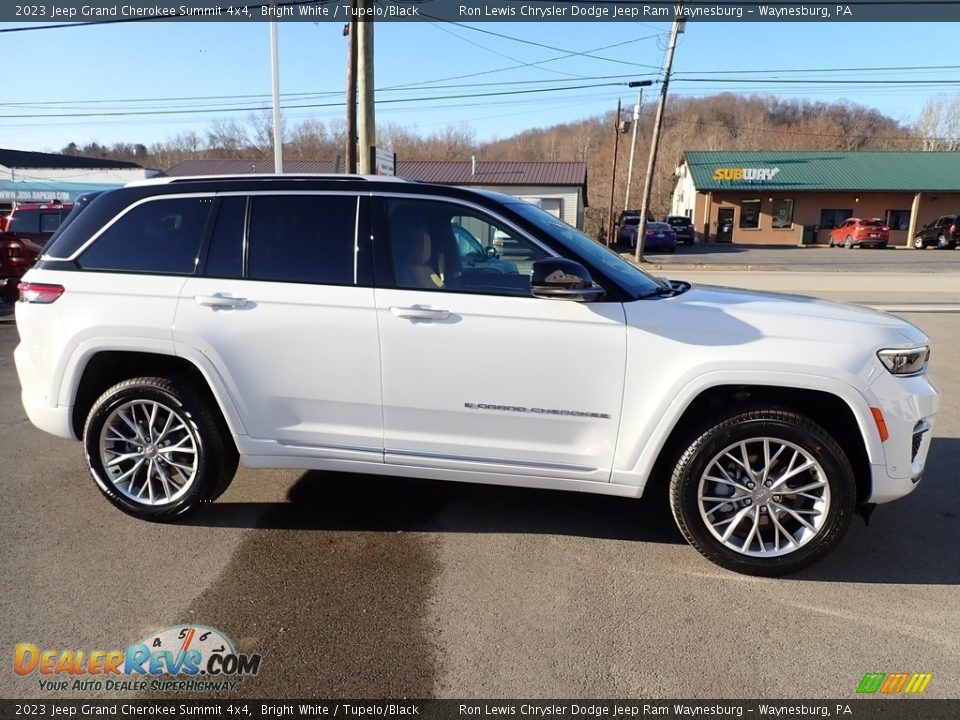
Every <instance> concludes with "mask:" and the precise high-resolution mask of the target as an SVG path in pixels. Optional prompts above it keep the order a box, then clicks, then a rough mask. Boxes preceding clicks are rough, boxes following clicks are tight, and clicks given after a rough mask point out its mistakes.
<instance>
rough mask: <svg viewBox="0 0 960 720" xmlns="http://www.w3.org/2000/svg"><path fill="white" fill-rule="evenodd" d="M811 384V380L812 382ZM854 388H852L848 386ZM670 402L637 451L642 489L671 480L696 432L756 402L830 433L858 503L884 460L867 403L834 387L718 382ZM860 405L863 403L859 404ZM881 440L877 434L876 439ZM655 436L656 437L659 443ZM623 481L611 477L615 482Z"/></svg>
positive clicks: (659, 485)
mask: <svg viewBox="0 0 960 720" xmlns="http://www.w3.org/2000/svg"><path fill="white" fill-rule="evenodd" d="M812 384H813V383H811V385H812ZM849 390H850V392H855V391H853V389H852V388H850V389H849ZM683 398H684V399H682V400H681V399H679V398H678V400H677V401H675V402H674V404H673V412H670V413H668V414H667V415H666V416H665V417H664V418H663V420H662V421H661V423H660V425H659V427H658V428H657V431H655V432H654V437H651V439H650V440H651V442H650V445H651V446H652V445H655V446H656V449H655V450H651V449H650V448H649V447H648V448H647V449H646V450H645V452H644V453H643V454H642V455H641V457H640V460H639V462H638V466H637V468H636V471H637V474H639V475H640V476H641V477H642V478H644V480H645V482H644V487H643V488H642V490H647V489H650V488H652V487H657V488H659V487H663V486H665V485H666V483H668V482H669V477H670V472H671V471H672V466H673V464H674V463H675V462H676V460H677V459H678V458H679V456H680V454H681V453H682V452H683V450H684V449H685V448H686V447H687V446H688V445H689V443H690V442H692V441H693V439H694V436H695V434H697V433H698V432H699V431H701V430H702V429H703V427H704V425H705V424H706V423H707V422H708V421H709V420H710V419H711V418H714V417H716V415H717V414H719V413H721V412H728V411H730V410H733V411H736V408H737V406H742V407H744V408H747V407H752V406H755V405H757V404H764V405H770V406H774V407H779V408H783V409H788V410H793V411H795V412H799V413H801V414H803V415H806V416H808V417H810V419H811V420H813V421H814V422H816V423H817V424H818V425H820V426H821V427H823V428H824V430H826V431H827V432H828V433H830V434H831V435H832V436H833V437H834V438H835V439H836V440H837V442H838V443H839V444H840V446H841V447H842V448H843V449H844V452H845V453H846V454H847V457H848V459H849V460H850V464H851V466H852V467H853V471H854V476H855V477H856V483H857V496H856V498H857V505H858V506H859V505H862V504H863V503H865V502H866V501H867V499H868V498H869V497H870V494H871V492H872V480H871V477H872V474H871V464H872V462H884V460H883V449H882V447H879V446H877V447H874V446H873V445H872V444H871V438H872V436H871V435H870V433H871V431H873V433H874V434H876V432H875V425H873V421H872V419H870V418H872V416H871V415H870V410H869V408H868V407H867V406H866V403H865V402H864V401H862V399H861V402H860V403H857V402H856V401H855V399H854V398H851V397H849V393H846V392H842V391H837V390H836V389H834V388H827V387H811V386H803V385H800V384H794V385H782V384H762V383H757V382H746V381H745V382H720V383H716V384H709V385H706V386H703V387H698V388H696V389H694V390H693V391H692V392H689V393H687V394H686V395H683ZM861 405H862V407H861ZM876 439H877V441H878V442H879V437H878V438H876ZM657 440H658V441H657ZM617 481H619V482H624V480H623V479H622V478H621V479H619V480H618V478H616V477H614V482H617Z"/></svg>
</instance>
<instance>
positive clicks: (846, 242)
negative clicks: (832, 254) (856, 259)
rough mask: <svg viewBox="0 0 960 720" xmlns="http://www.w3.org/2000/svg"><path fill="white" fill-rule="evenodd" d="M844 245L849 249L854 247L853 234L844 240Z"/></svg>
mask: <svg viewBox="0 0 960 720" xmlns="http://www.w3.org/2000/svg"><path fill="white" fill-rule="evenodd" d="M843 246H844V247H845V248H846V249H847V250H849V249H850V248H852V247H853V238H852V237H851V236H849V235H847V239H846V240H844V241H843Z"/></svg>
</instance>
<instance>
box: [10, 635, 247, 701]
mask: <svg viewBox="0 0 960 720" xmlns="http://www.w3.org/2000/svg"><path fill="white" fill-rule="evenodd" d="M260 661H261V656H260V655H259V654H253V655H249V654H243V653H238V652H237V651H236V650H235V649H234V646H233V642H232V641H231V640H230V638H228V637H227V636H226V635H225V634H223V633H222V632H220V631H219V630H215V629H214V628H210V627H204V626H202V625H190V626H187V627H184V626H177V627H170V628H166V629H164V630H161V631H159V632H156V633H151V634H150V635H148V636H147V637H145V638H144V639H143V640H141V641H140V642H137V643H134V644H133V645H130V646H129V647H128V648H126V649H125V650H75V649H56V648H41V647H39V646H38V645H36V644H34V643H18V644H17V646H16V648H15V649H14V657H13V671H14V672H15V673H16V674H17V675H20V676H22V677H35V678H36V680H37V682H38V684H39V687H40V689H41V690H43V691H48V692H53V691H81V692H82V691H103V690H106V691H115V692H141V691H145V690H150V691H153V692H225V691H226V692H228V691H231V690H233V689H234V688H235V687H236V685H237V683H238V682H239V681H240V678H243V677H252V676H255V675H257V674H258V673H259V672H260Z"/></svg>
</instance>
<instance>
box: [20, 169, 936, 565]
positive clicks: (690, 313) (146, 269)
mask: <svg viewBox="0 0 960 720" xmlns="http://www.w3.org/2000/svg"><path fill="white" fill-rule="evenodd" d="M457 228H462V229H464V230H466V231H468V232H470V234H471V235H472V236H473V237H474V238H476V239H477V240H478V241H479V242H480V243H482V244H483V245H484V246H485V247H486V248H493V247H494V238H495V237H496V238H498V239H500V240H501V245H500V246H501V247H502V248H504V249H503V250H502V256H500V257H497V256H498V254H499V253H498V251H491V252H490V253H489V257H490V258H491V259H490V262H489V263H488V264H485V263H484V261H483V259H482V257H475V256H476V255H477V253H475V252H474V253H472V255H471V257H470V258H469V262H467V261H465V258H464V257H463V256H462V254H461V253H462V251H461V245H460V244H459V243H457V241H456V234H455V232H456V229H457ZM503 238H509V240H510V242H503ZM17 325H18V328H19V332H20V336H21V342H20V344H19V346H18V347H17V349H16V365H17V371H18V373H19V375H20V380H21V383H22V386H23V403H24V406H25V407H26V410H27V414H28V415H29V417H30V419H31V421H32V422H33V423H34V424H35V425H36V426H37V427H39V428H41V429H43V430H46V431H47V432H50V433H53V434H55V435H59V436H61V437H67V438H82V439H83V443H84V447H85V450H86V456H87V461H88V463H89V466H90V471H91V473H92V474H93V477H94V479H95V480H96V482H97V485H98V486H99V487H100V489H101V491H102V492H103V494H104V495H106V497H107V498H108V499H109V500H110V501H111V502H112V503H113V504H114V505H116V506H117V507H119V508H120V509H121V510H123V511H125V512H127V513H130V514H132V515H135V516H138V517H141V518H145V519H151V520H162V519H170V518H175V517H177V516H179V515H181V514H182V513H185V512H187V511H188V510H193V509H195V508H197V506H199V505H200V504H202V503H204V502H209V501H212V500H214V499H216V498H217V497H218V496H219V495H220V494H221V493H222V492H223V491H224V489H225V488H226V487H227V485H228V484H229V482H230V480H231V478H232V477H233V474H234V472H235V470H236V467H237V462H238V459H239V460H243V462H244V464H245V465H247V466H249V467H258V468H260V467H285V468H322V469H328V470H345V471H354V472H366V473H378V474H388V475H394V476H416V477H428V478H438V479H443V480H458V481H472V482H482V483H493V484H500V485H516V486H525V487H535V488H549V489H561V490H578V491H583V492H594V493H605V494H609V495H621V496H627V497H638V496H640V495H641V494H642V493H643V492H644V489H645V488H648V487H652V486H654V485H656V484H661V486H664V485H665V486H667V487H669V497H670V504H671V507H672V510H673V514H674V516H675V518H676V520H677V523H678V524H679V526H680V529H681V530H682V532H683V534H684V535H685V536H686V538H687V539H688V540H689V541H690V542H691V543H692V544H693V545H694V546H695V547H696V548H697V549H698V550H699V551H700V552H702V553H703V554H704V555H705V556H706V557H708V558H709V559H711V560H713V561H714V562H716V563H719V564H720V565H723V566H725V567H728V568H732V569H735V570H738V571H742V572H748V573H755V574H768V575H774V574H779V573H784V572H790V571H793V570H796V569H798V568H801V567H803V566H805V565H807V564H809V563H811V562H813V561H814V560H815V559H817V558H819V557H820V556H822V555H823V554H824V553H825V552H826V551H827V550H828V549H829V548H831V547H832V546H833V545H834V544H836V543H837V541H838V540H839V539H840V537H841V536H842V535H843V533H844V531H845V530H846V529H847V527H848V525H849V523H850V520H851V516H852V513H853V512H854V511H855V510H856V509H857V508H858V507H867V506H869V505H872V504H875V503H882V502H887V501H890V500H894V499H896V498H898V497H901V496H903V495H906V494H907V493H909V492H910V491H911V490H913V488H914V486H915V484H916V482H917V481H918V479H919V477H920V475H921V473H922V471H923V467H924V461H925V459H926V455H927V450H928V448H929V444H930V436H931V422H932V419H933V416H934V414H935V412H936V410H937V407H938V404H939V400H938V396H937V392H936V390H935V388H934V387H933V385H932V384H931V383H930V382H929V381H928V379H927V377H926V375H925V371H926V364H927V357H928V352H929V351H928V340H927V338H926V337H925V336H924V334H923V333H922V332H921V331H920V330H918V329H917V328H916V327H914V326H913V325H911V324H909V323H907V322H904V321H903V320H900V319H897V318H895V317H892V316H890V315H884V314H881V313H877V312H873V311H870V310H866V309H862V308H858V307H855V306H850V305H841V304H835V303H828V302H820V301H817V300H813V299H809V298H800V297H790V296H784V295H771V294H756V293H748V292H742V291H737V290H731V289H723V288H710V287H691V286H690V285H688V284H685V283H676V282H674V283H668V282H666V281H663V280H659V279H657V278H654V277H651V276H649V275H647V274H645V273H643V272H642V271H641V270H639V269H638V268H636V267H635V266H633V265H631V264H629V263H627V262H625V261H624V260H622V259H621V258H620V257H618V256H617V255H616V254H614V253H611V252H608V251H607V250H606V249H605V248H603V247H602V246H600V245H598V244H597V243H595V242H593V241H592V240H590V239H588V238H587V237H585V236H584V235H582V234H580V233H579V232H577V231H576V230H574V229H573V228H571V227H569V226H567V225H565V224H564V223H562V222H560V221H558V220H557V219H555V218H554V217H552V216H551V215H549V214H547V213H545V212H543V211H541V210H540V209H538V208H537V207H535V206H533V205H532V204H529V203H525V202H522V201H520V200H516V199H514V198H510V197H507V196H505V195H498V194H495V193H489V192H481V191H472V190H466V189H457V188H448V187H439V186H431V185H423V184H418V183H407V182H402V181H396V180H383V179H379V180H376V179H373V178H362V177H354V176H336V177H317V176H312V177H311V176H299V177H297V176H279V177H277V176H254V177H251V176H246V177H232V178H231V177H221V178H194V179H174V180H163V181H146V182H140V183H134V184H132V185H128V186H126V187H125V188H120V189H117V190H113V191H109V192H106V193H103V194H102V195H101V196H99V197H97V198H95V199H94V200H93V201H92V202H90V203H89V204H88V205H87V206H86V207H85V208H84V209H83V210H78V211H77V214H76V215H75V216H74V217H73V218H71V219H70V221H69V222H67V223H66V224H65V227H64V228H63V230H62V231H61V232H59V233H58V235H57V236H55V237H54V238H53V239H52V240H51V242H50V244H49V245H48V247H47V248H46V250H45V252H44V254H43V256H42V257H41V258H40V259H39V261H38V263H37V264H36V266H35V267H34V268H33V269H32V270H30V271H29V273H28V274H27V275H26V276H25V277H24V282H23V284H22V286H21V301H20V302H19V303H18V306H17Z"/></svg>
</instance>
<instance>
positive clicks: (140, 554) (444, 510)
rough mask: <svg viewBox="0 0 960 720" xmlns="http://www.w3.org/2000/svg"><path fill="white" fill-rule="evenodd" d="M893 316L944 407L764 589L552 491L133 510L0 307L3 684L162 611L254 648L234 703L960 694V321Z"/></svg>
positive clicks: (282, 476) (616, 510)
mask: <svg viewBox="0 0 960 720" xmlns="http://www.w3.org/2000/svg"><path fill="white" fill-rule="evenodd" d="M835 254H837V255H838V256H839V255H842V254H843V253H842V252H841V251H836V253H835ZM890 254H896V255H905V254H907V253H902V252H896V253H892V252H891V253H890ZM956 255H957V257H958V258H960V252H958V253H956ZM937 257H941V255H939V254H938V255H937ZM906 317H907V318H908V319H909V320H911V321H913V322H915V323H917V324H918V325H920V326H921V327H922V328H923V329H924V330H925V331H926V332H927V333H928V334H930V335H931V337H932V339H933V343H934V354H933V359H932V367H931V374H932V377H933V378H934V380H935V382H936V383H937V384H938V385H939V387H940V389H941V391H942V393H943V396H944V407H943V409H942V411H941V414H940V416H939V419H938V422H937V425H936V427H935V440H934V442H933V446H932V449H931V453H930V459H929V464H928V470H927V476H926V478H925V480H924V481H923V482H922V483H921V484H920V486H919V487H918V489H917V490H916V491H915V492H914V493H913V494H912V495H911V496H909V497H908V498H906V499H904V500H901V501H899V502H897V503H895V504H892V505H889V506H886V507H881V508H879V509H878V510H877V512H876V513H875V514H874V516H873V517H872V519H871V522H870V526H869V527H866V526H865V525H864V523H863V522H862V521H861V520H859V519H858V520H856V521H855V522H854V526H853V528H852V530H851V532H850V533H849V534H848V536H847V537H846V538H845V539H844V541H843V542H842V543H841V545H840V546H839V547H838V548H837V549H836V550H835V551H834V552H833V554H832V555H831V556H829V557H828V558H827V559H826V560H824V561H823V562H821V563H820V564H818V565H816V566H815V567H814V568H811V569H810V570H808V571H805V572H803V573H801V574H799V575H796V576H793V577H790V578H785V579H779V580H765V579H756V578H749V577H744V576H739V575H735V574H733V573H730V572H727V571H724V570H721V569H719V568H717V567H715V566H713V565H711V564H709V563H708V562H707V561H706V560H704V559H702V558H701V557H700V556H699V555H698V554H697V553H696V552H695V551H694V550H693V549H692V548H690V547H688V546H687V545H686V544H685V543H684V542H683V541H682V539H681V537H680V535H679V533H678V532H677V530H676V529H675V528H674V526H673V522H672V519H671V518H670V515H669V512H668V511H667V510H666V508H665V506H663V505H661V504H659V503H655V502H644V501H639V502H638V501H631V500H625V499H618V498H608V497H596V496H582V495H575V494H567V493H558V492H546V491H544V492H538V491H528V490H518V489H510V488H497V487H480V486H469V485H459V484H442V483H436V482H428V481H411V480H400V479H394V478H367V477H359V476H350V475H339V474H331V473H321V472H300V471H273V472H271V471H251V470H241V472H240V474H239V475H238V477H237V479H236V480H235V481H234V483H233V485H232V487H231V489H230V490H229V491H228V492H227V494H226V495H225V496H224V497H223V498H222V499H221V500H220V501H218V502H217V503H215V504H214V505H212V506H210V507H208V508H206V509H204V510H203V511H202V512H199V513H198V514H196V515H194V516H192V517H191V518H189V519H188V520H186V521H184V522H182V523H179V524H171V525H155V524H149V523H144V522H139V521H136V520H133V519H131V518H128V517H126V516H125V515H123V514H121V513H120V512H119V511H116V510H114V509H113V508H112V507H111V506H110V505H109V504H108V503H107V502H106V501H104V500H102V499H101V498H100V496H99V493H98V491H97V490H96V488H95V486H94V483H93V481H92V480H91V479H90V477H89V475H88V474H87V471H86V469H85V465H84V461H83V453H82V449H81V447H80V446H79V444H77V443H73V442H67V441H62V440H58V439H56V438H52V437H50V436H47V435H44V434H43V433H41V432H39V431H37V430H35V429H34V428H33V427H32V426H31V425H30V424H29V423H28V422H27V421H26V420H25V418H24V416H23V412H22V409H21V407H20V403H19V397H18V393H19V386H18V382H17V379H16V376H15V372H14V368H13V363H12V356H11V354H12V350H13V348H14V346H15V344H16V328H15V326H14V325H13V324H12V323H11V322H10V320H9V318H7V319H6V320H5V321H0V498H2V503H3V508H4V512H3V522H0V576H2V577H3V578H4V582H3V583H2V584H0V648H4V650H3V652H5V653H8V655H7V658H6V660H5V662H6V663H8V664H7V668H8V669H7V670H6V671H4V672H0V697H20V698H23V697H42V696H43V693H42V692H41V691H40V690H39V689H38V685H37V680H36V679H35V678H20V677H17V676H15V675H14V674H13V672H11V671H10V670H9V668H10V665H9V663H10V655H9V653H11V652H12V648H13V646H14V645H15V644H16V643H20V642H33V643H36V644H37V645H39V646H41V647H47V648H60V649H63V648H100V649H112V648H124V647H126V646H127V645H129V644H130V643H132V642H135V641H137V640H139V639H140V638H142V637H144V636H145V635H146V634H147V633H148V632H150V631H152V630H156V629H159V628H163V627H167V626H170V625H176V624H180V623H200V624H205V625H210V626H213V627H216V628H219V629H221V630H222V631H224V632H225V633H227V634H228V635H229V636H230V637H232V638H233V640H234V642H235V643H236V644H237V646H238V649H241V650H243V651H246V652H258V653H262V654H263V658H264V659H263V666H262V670H261V673H260V675H259V676H258V677H257V678H252V679H247V680H245V681H243V683H242V684H241V685H240V686H239V687H238V688H237V689H236V690H235V691H234V692H233V693H232V694H231V697H296V696H299V697H303V696H312V697H398V696H404V697H414V698H426V697H463V698H470V697H476V698H480V697H534V698H535V697H582V698H589V697H716V696H721V697H810V698H816V697H824V698H851V699H852V698H854V697H855V695H854V690H855V688H856V685H857V684H858V683H859V681H860V679H861V678H862V677H863V675H864V673H866V672H900V671H918V672H919V671H922V672H931V673H933V680H932V681H931V683H930V685H929V687H928V689H927V692H926V694H927V695H928V696H933V697H960V632H958V630H960V588H958V586H960V564H958V562H957V558H958V557H960V533H958V531H957V528H958V517H960V499H958V498H960V496H958V493H957V492H956V487H957V484H958V482H960V470H958V468H960V403H958V402H957V398H958V397H960V374H958V371H957V366H956V358H957V357H960V333H957V329H958V323H960V315H958V314H955V313H942V314H912V315H907V316H906ZM121 695H122V693H121ZM68 696H69V693H58V694H57V695H56V696H55V697H58V698H63V697H68ZM47 697H49V696H47ZM88 697H89V695H88Z"/></svg>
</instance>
